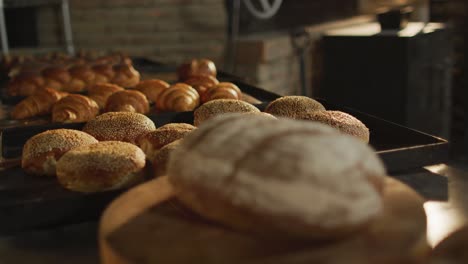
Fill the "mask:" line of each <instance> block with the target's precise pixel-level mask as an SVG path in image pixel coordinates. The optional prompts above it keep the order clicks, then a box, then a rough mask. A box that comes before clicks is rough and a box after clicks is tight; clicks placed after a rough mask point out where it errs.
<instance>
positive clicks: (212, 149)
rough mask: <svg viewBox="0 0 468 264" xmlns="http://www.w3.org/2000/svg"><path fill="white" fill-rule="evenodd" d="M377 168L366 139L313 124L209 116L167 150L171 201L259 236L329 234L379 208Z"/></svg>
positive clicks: (357, 225)
mask: <svg viewBox="0 0 468 264" xmlns="http://www.w3.org/2000/svg"><path fill="white" fill-rule="evenodd" d="M385 175H386V172H385V169H384V166H383V164H382V162H381V161H380V159H379V158H378V156H377V155H376V154H375V152H374V150H373V149H371V148H370V147H369V146H368V145H367V144H365V143H363V142H362V141H360V140H358V139H355V138H354V137H351V136H348V135H345V134H342V133H340V132H338V131H336V130H335V129H333V128H330V127H328V126H325V125H323V124H320V123H315V122H306V121H297V120H290V119H278V120H274V119H271V118H266V117H264V116H260V115H244V114H229V115H223V116H220V117H215V118H213V119H212V120H210V121H208V122H206V123H204V124H203V125H202V126H200V127H199V128H198V129H197V130H195V131H193V132H192V133H190V134H189V135H187V136H186V137H185V138H184V139H183V141H182V144H181V145H180V146H179V147H178V148H176V149H175V151H174V152H173V153H172V154H171V158H170V161H169V165H168V176H169V180H170V182H171V183H172V184H173V185H174V188H175V190H176V192H177V194H178V199H179V200H180V201H181V202H183V203H184V204H185V205H186V206H187V207H188V208H190V209H192V210H193V211H195V212H197V213H198V214H200V215H201V216H204V217H205V218H207V219H209V220H212V221H218V222H220V223H223V224H225V225H228V226H230V227H232V228H235V229H239V230H243V231H246V232H253V233H257V234H262V235H266V236H278V237H288V238H293V237H298V238H306V239H326V240H330V239H334V238H339V237H343V236H346V235H348V234H350V233H353V232H355V231H358V230H360V229H361V228H365V227H367V226H368V225H369V223H371V222H372V221H373V220H374V219H376V218H377V217H378V216H379V215H380V214H381V213H382V210H383V204H382V197H381V192H382V186H383V182H384V179H385Z"/></svg>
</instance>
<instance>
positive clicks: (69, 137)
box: [21, 129, 98, 176]
mask: <svg viewBox="0 0 468 264" xmlns="http://www.w3.org/2000/svg"><path fill="white" fill-rule="evenodd" d="M97 142H98V141H97V140H96V139H95V138H94V137H92V136H91V135H89V134H86V133H84V132H81V131H78V130H72V129H54V130H47V131H45V132H42V133H40V134H37V135H35V136H33V137H31V138H30V139H28V140H27V141H26V143H25V144H24V147H23V154H22V158H21V167H22V168H23V169H24V170H25V171H26V172H27V173H30V174H38V175H48V176H53V175H55V165H56V163H57V161H58V160H59V159H60V157H62V155H63V154H64V153H66V152H67V151H69V150H70V149H73V148H76V147H79V146H84V145H89V144H94V143H97Z"/></svg>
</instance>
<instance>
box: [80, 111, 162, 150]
mask: <svg viewBox="0 0 468 264" xmlns="http://www.w3.org/2000/svg"><path fill="white" fill-rule="evenodd" d="M155 129H156V126H155V125H154V122H153V121H152V120H151V119H149V118H148V117H147V116H145V115H142V114H139V113H131V112H108V113H104V114H102V115H99V116H97V117H96V118H95V119H93V120H90V121H89V122H88V123H86V125H85V126H84V127H83V131H84V132H86V133H88V134H90V135H92V136H94V137H95V138H96V139H97V140H99V141H105V140H117V141H125V142H130V143H132V144H135V142H136V139H137V138H138V137H139V136H141V135H142V134H145V133H148V132H149V131H152V130H155Z"/></svg>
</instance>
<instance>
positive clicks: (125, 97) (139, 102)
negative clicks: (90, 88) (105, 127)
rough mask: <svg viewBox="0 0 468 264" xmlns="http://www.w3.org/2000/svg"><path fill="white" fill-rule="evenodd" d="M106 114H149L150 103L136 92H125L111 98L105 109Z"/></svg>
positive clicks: (141, 94)
mask: <svg viewBox="0 0 468 264" xmlns="http://www.w3.org/2000/svg"><path fill="white" fill-rule="evenodd" d="M105 111H106V112H136V113H140V114H146V113H148V112H149V102H148V99H146V96H145V95H144V94H143V93H142V92H140V91H136V90H123V91H119V92H116V93H114V94H112V95H111V96H109V98H108V99H107V102H106V107H105Z"/></svg>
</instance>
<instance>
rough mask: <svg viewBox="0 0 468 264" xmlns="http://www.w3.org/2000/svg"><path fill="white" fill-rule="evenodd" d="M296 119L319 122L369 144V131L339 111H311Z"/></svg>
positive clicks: (355, 119) (357, 120)
mask: <svg viewBox="0 0 468 264" xmlns="http://www.w3.org/2000/svg"><path fill="white" fill-rule="evenodd" d="M297 119H302V120H310V121H316V122H320V123H322V124H326V125H329V126H331V127H334V128H336V129H338V130H340V131H341V132H343V133H345V134H348V135H351V136H354V137H357V138H359V139H361V140H362V141H364V142H366V143H368V142H369V129H368V128H367V127H366V125H364V124H363V123H362V122H361V121H360V120H359V119H357V118H355V117H354V116H352V115H350V114H347V113H344V112H341V111H313V112H305V113H302V114H300V115H298V116H297Z"/></svg>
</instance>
